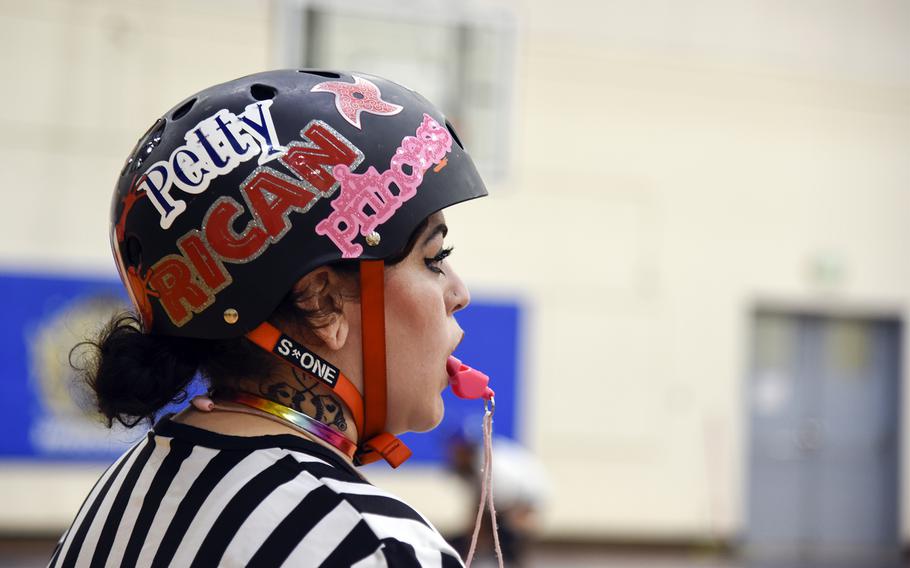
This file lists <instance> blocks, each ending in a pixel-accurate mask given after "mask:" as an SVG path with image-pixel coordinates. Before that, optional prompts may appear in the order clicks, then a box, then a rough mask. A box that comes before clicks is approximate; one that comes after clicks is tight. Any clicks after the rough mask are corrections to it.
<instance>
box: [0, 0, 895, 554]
mask: <svg viewBox="0 0 910 568" xmlns="http://www.w3.org/2000/svg"><path fill="white" fill-rule="evenodd" d="M0 8H2V10H0V77H2V79H0V81H2V88H0V100H2V104H0V127H2V128H0V132H2V135H0V171H2V173H3V189H2V196H3V201H4V203H3V207H2V210H3V212H4V213H3V215H2V216H3V223H2V224H0V231H2V233H0V235H2V238H0V291H2V294H0V306H2V308H3V316H4V320H5V321H4V323H3V326H2V330H0V333H2V337H3V339H4V341H3V342H2V346H0V348H2V349H3V351H2V353H3V357H4V365H3V369H4V370H3V371H2V375H0V383H2V384H3V385H4V392H5V393H6V394H5V395H4V397H2V398H3V401H2V402H0V503H2V506H0V563H2V564H3V565H21V566H32V565H34V566H40V565H43V564H44V563H45V562H46V561H47V559H48V558H49V555H50V553H51V551H52V549H53V546H54V543H55V541H56V539H57V538H58V537H59V535H60V534H61V533H62V532H63V531H64V530H65V529H66V528H67V526H68V525H69V523H70V522H71V521H72V519H73V516H74V515H75V512H76V511H77V510H78V508H79V506H80V504H81V503H82V500H83V498H84V497H85V495H86V494H87V493H88V491H89V489H90V488H91V486H92V484H93V483H94V481H95V479H96V478H97V477H98V475H99V474H100V472H101V471H103V469H104V468H105V467H106V465H107V464H109V463H110V462H111V461H112V459H113V456H114V455H116V453H117V452H118V451H120V450H121V449H122V448H123V445H124V444H126V443H129V441H130V440H131V439H135V437H136V436H137V435H141V432H140V433H130V432H123V431H114V432H113V433H107V432H104V431H103V430H100V429H99V428H98V426H97V425H96V424H95V423H94V422H93V421H92V419H91V417H86V416H85V415H84V414H83V413H82V411H81V410H80V407H81V406H82V405H81V403H80V400H79V399H80V394H79V392H78V391H77V390H73V388H72V387H70V386H68V385H69V379H70V377H71V371H70V370H69V369H68V367H67V366H66V364H65V362H66V354H67V352H68V351H69V349H70V347H71V346H72V345H73V344H74V343H75V342H76V341H77V340H78V339H79V338H80V337H84V336H85V334H86V333H89V332H90V331H91V330H92V329H93V328H96V327H97V326H98V323H99V322H100V321H101V319H103V317H104V316H105V314H108V313H110V312H111V311H112V310H114V309H116V307H117V306H119V305H120V304H121V303H122V302H123V296H122V294H121V292H120V285H119V282H118V280H117V276H116V270H115V268H114V265H113V262H112V260H111V257H110V251H109V246H108V231H109V229H108V213H109V206H110V203H109V200H110V196H111V193H112V190H113V185H114V181H115V179H116V176H117V173H118V172H119V170H120V168H121V166H122V164H123V160H124V158H125V157H126V156H127V155H128V153H129V152H130V149H131V148H132V147H133V145H134V143H135V141H136V139H137V138H138V137H139V135H140V134H141V133H143V132H144V131H145V130H146V128H147V127H148V126H149V125H150V124H152V122H153V121H154V120H155V119H156V118H157V117H158V116H160V115H161V114H162V113H164V112H165V111H166V110H168V109H169V108H171V107H172V106H173V105H175V104H176V103H178V102H179V101H181V100H182V99H184V98H185V97H186V96H187V95H189V94H190V93H192V92H195V91H196V90H199V89H202V88H204V87H207V86H209V85H211V84H215V83H218V82H222V81H226V80H229V79H232V78H234V77H237V76H240V75H244V74H248V73H252V72H256V71H260V70H264V69H269V68H284V67H324V68H339V69H354V70H361V71H364V72H369V73H375V74H379V75H386V76H389V77H390V78H393V79H395V80H398V81H399V82H402V83H404V84H406V85H408V86H410V87H412V88H414V89H416V90H418V91H420V92H422V93H423V94H424V95H426V96H427V97H428V98H429V99H431V100H433V101H434V102H436V103H437V104H438V105H439V106H440V107H441V108H442V109H443V111H444V112H446V113H447V114H448V115H449V117H450V119H451V121H452V122H453V124H455V126H456V128H457V129H458V132H459V134H460V136H461V138H462V140H463V142H464V143H465V146H466V147H467V148H468V150H469V151H470V152H471V153H472V155H473V156H474V157H475V160H476V161H477V163H478V165H479V167H480V169H481V172H482V174H483V175H484V177H485V179H486V180H487V184H488V186H489V189H490V197H489V198H488V199H484V200H481V201H478V202H472V203H469V204H465V205H463V206H459V207H457V208H455V209H453V210H451V211H448V212H447V216H448V220H449V225H450V226H451V227H452V228H453V230H452V238H451V242H452V243H453V244H455V246H456V250H457V254H456V255H455V256H454V258H453V262H454V263H455V265H456V266H457V267H458V269H459V271H460V273H461V275H462V276H463V277H464V279H465V280H466V282H468V284H469V285H470V286H471V288H472V293H473V296H474V302H475V306H476V308H471V309H469V310H468V311H467V312H465V317H466V319H468V320H470V321H468V322H466V325H465V327H466V328H467V329H468V331H469V337H470V335H471V333H472V332H474V333H475V337H493V338H496V339H497V340H498V342H496V341H492V340H491V342H490V343H485V342H475V346H474V347H471V349H474V350H476V358H475V359H472V362H473V361H481V362H486V364H487V365H488V368H489V367H490V366H492V367H493V368H494V370H495V371H496V372H498V373H500V378H497V376H496V373H491V374H494V378H493V380H494V382H495V381H497V380H499V381H500V382H499V384H501V385H503V389H504V390H503V391H498V394H499V396H498V397H497V402H499V403H500V405H501V409H502V414H498V415H497V419H498V420H497V422H496V424H495V426H494V427H495V428H496V429H497V432H498V433H499V434H501V440H499V441H498V442H497V444H498V446H497V448H499V447H500V446H501V447H506V446H507V445H511V446H512V449H513V450H514V451H511V450H508V449H506V450H504V451H502V452H501V453H502V455H503V456H506V457H504V458H503V466H502V469H501V472H502V473H500V474H499V475H500V477H501V479H499V480H498V481H499V485H498V486H497V492H501V493H502V494H503V499H504V501H503V505H502V509H503V510H504V511H505V513H504V515H507V514H512V513H510V512H509V511H510V510H511V511H518V512H516V513H514V515H515V516H514V517H510V518H509V521H508V522H510V523H512V525H513V526H514V527H515V530H516V531H517V532H518V533H520V534H523V535H526V540H527V547H526V550H525V554H524V557H523V565H526V566H658V567H669V566H728V567H733V566H794V567H796V566H864V567H879V566H880V567H888V566H896V565H901V564H902V563H903V560H902V558H903V556H904V553H903V551H904V550H906V548H907V545H908V543H910V493H908V492H907V491H905V488H907V487H910V485H908V482H910V468H907V467H905V465H906V464H907V459H908V456H910V451H908V450H910V446H908V440H910V436H907V435H906V434H907V428H908V426H907V421H906V420H905V419H904V417H905V416H906V413H905V412H904V408H905V407H907V403H910V398H908V395H907V389H905V388H904V385H905V382H906V380H907V366H906V365H905V361H906V358H907V351H908V349H907V348H908V341H907V339H906V334H904V332H903V322H904V320H905V318H906V317H907V316H908V314H910V311H908V310H910V262H907V260H906V259H907V251H908V248H907V246H908V245H907V243H908V242H910V223H908V220H910V188H908V184H910V159H908V156H910V3H907V2H904V1H900V0H867V1H863V2H856V1H847V0H824V1H822V0H807V1H803V2H790V1H785V0H764V1H761V0H693V1H691V2H673V1H669V0H603V1H598V2H589V1H584V0H562V1H560V2H549V1H544V0H497V1H489V2H487V1H480V0H476V1H452V0H449V1H442V0H439V1H430V0H427V1H413V0H412V1H402V0H371V1H369V2H367V1H363V2H355V1H338V0H336V1H332V2H329V1H324V2H321V1H310V0H271V1H270V0H182V1H178V0H169V1H159V2H138V1H133V0H79V1H76V0H70V1H65V0H29V1H21V0H0ZM472 310H474V311H473V312H472ZM491 330H492V331H491ZM485 331H486V333H487V336H484V335H483V334H484V332H485ZM479 343H483V345H480V344H479ZM477 366H480V363H477ZM472 412H473V414H472ZM446 420H447V422H446V423H445V424H444V428H442V429H441V431H440V433H439V434H438V435H437V437H436V438H429V440H430V441H429V442H427V443H426V447H425V448H423V449H422V450H421V452H422V453H421V455H422V456H423V458H422V459H420V460H418V461H417V463H416V464H414V465H411V466H409V467H405V468H404V469H403V470H402V471H396V472H394V473H392V472H390V471H389V470H386V469H382V468H371V469H370V470H369V471H368V473H367V474H368V475H369V476H370V478H371V479H372V480H373V481H374V482H375V483H376V484H377V485H379V486H382V487H386V488H388V489H389V490H391V491H393V492H396V493H398V494H400V495H401V496H403V497H404V498H405V500H407V501H409V502H410V503H412V504H413V505H414V506H415V507H416V508H418V509H419V510H421V511H422V512H424V513H425V514H426V515H427V516H428V517H430V518H431V519H432V520H433V521H434V522H435V523H436V524H437V526H438V527H439V528H440V529H441V530H442V531H443V532H444V533H446V534H447V535H451V536H453V538H454V536H455V535H458V534H459V533H461V532H463V531H464V530H465V529H466V527H467V525H468V523H469V521H470V520H471V519H472V516H473V511H474V507H475V506H476V504H475V501H474V491H475V489H474V488H472V487H471V485H470V483H471V482H470V475H467V476H465V475H459V472H460V471H462V470H463V467H462V466H463V465H464V464H463V461H464V459H467V460H468V461H470V459H471V456H472V454H471V452H472V451H474V450H473V449H472V445H474V444H476V436H477V434H478V433H479V431H480V410H479V409H476V408H475V409H473V411H472V410H464V411H460V412H457V413H455V414H454V415H450V416H449V417H447V419H446ZM459 452H461V453H459ZM459 456H461V457H459ZM465 456H467V457H465ZM494 471H500V470H496V469H494ZM516 472H517V473H516ZM529 472H533V474H532V473H529ZM462 473H463V471H462ZM509 474H511V476H510V475H509ZM506 495H508V496H509V497H508V499H511V501H509V502H506V499H507V497H505V496H506ZM514 565H522V564H521V563H520V561H519V560H516V561H514Z"/></svg>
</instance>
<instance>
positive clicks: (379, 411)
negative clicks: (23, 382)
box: [51, 70, 486, 566]
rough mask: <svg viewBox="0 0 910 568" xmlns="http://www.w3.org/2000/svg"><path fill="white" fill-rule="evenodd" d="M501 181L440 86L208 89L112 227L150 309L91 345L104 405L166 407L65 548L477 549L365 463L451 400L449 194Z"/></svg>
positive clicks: (307, 74)
mask: <svg viewBox="0 0 910 568" xmlns="http://www.w3.org/2000/svg"><path fill="white" fill-rule="evenodd" d="M484 195H486V189H485V188H484V185H483V182H482V181H481V179H480V177H479V175H478V174H477V171H476V169H475V167H474V165H473V163H472V162H471V159H470V157H469V156H468V154H467V153H466V152H465V151H464V149H463V148H462V147H461V143H460V142H459V140H458V138H457V136H456V135H455V132H454V131H453V130H452V128H451V126H450V125H449V124H448V122H447V121H446V120H445V118H444V117H443V116H442V114H441V113H440V112H439V111H438V110H436V109H435V108H434V107H433V106H432V105H430V103H428V102H427V101H426V100H425V99H423V98H422V97H420V95H418V94H416V93H414V92H413V91H410V90H409V89H406V88H404V87H402V86H400V85H397V84H395V83H392V82H389V81H386V80H384V79H381V78H379V77H374V76H368V75H364V74H360V73H357V74H348V73H334V72H325V71H310V70H301V71H296V70H290V71H275V72H268V73H260V74H256V75H251V76H248V77H243V78H241V79H237V80H235V81H231V82H228V83H225V84H222V85H217V86H214V87H211V88H209V89H206V90H204V91H202V92H200V93H198V94H196V95H194V96H192V97H190V98H188V99H187V100H186V101H184V102H182V103H181V104H179V105H177V106H176V107H175V108H174V109H172V110H171V111H169V112H168V113H166V114H165V115H164V116H163V117H162V118H161V119H159V120H158V121H157V122H155V124H154V125H153V126H152V128H150V129H149V131H148V132H147V133H146V134H145V135H144V136H143V137H142V138H141V139H140V141H139V143H138V144H137V146H136V148H135V149H134V151H133V152H132V155H131V156H130V157H129V158H128V160H127V162H126V165H125V166H124V168H123V171H122V172H121V174H120V178H119V181H118V184H117V188H116V191H115V195H114V199H113V204H112V228H111V237H112V238H111V241H112V246H113V250H114V257H115V260H116V262H117V265H118V268H119V270H120V274H121V277H122V279H123V281H124V283H125V285H126V288H127V290H128V291H129V294H130V297H131V299H132V301H133V303H134V305H135V309H136V313H135V314H134V315H126V316H121V317H119V318H117V319H115V320H114V321H113V322H112V323H111V324H110V325H109V326H108V327H107V329H105V331H104V332H103V333H102V334H101V336H100V338H98V340H97V341H96V342H92V343H91V344H90V347H91V353H90V354H91V355H92V357H91V358H90V359H89V361H90V363H91V364H89V365H88V366H87V368H86V370H85V375H86V379H87V381H88V383H89V384H90V385H91V387H92V388H93V390H94V392H95V393H96V395H97V403H98V408H99V410H100V411H101V413H102V414H103V415H104V416H105V417H106V418H107V420H108V423H109V424H111V423H113V421H114V420H117V421H119V422H122V423H123V424H125V425H128V426H134V425H136V424H138V423H139V422H141V421H143V420H152V418H153V417H154V416H155V415H156V413H157V412H158V411H160V410H161V409H162V408H163V407H164V406H165V405H167V404H168V403H170V402H172V401H175V400H178V401H179V400H183V399H185V396H186V394H185V389H186V387H187V386H188V384H189V383H190V381H191V380H192V379H193V378H194V376H196V375H197V373H198V374H199V375H201V377H202V378H203V379H204V380H205V381H206V382H207V383H208V385H209V386H210V388H211V393H210V396H211V400H208V399H204V400H202V401H201V402H199V403H198V404H194V405H191V406H189V407H188V408H187V409H186V410H184V411H182V412H180V413H179V414H177V415H175V416H165V417H163V418H161V419H160V420H159V421H158V422H157V423H156V424H155V426H154V427H153V429H152V430H151V431H150V432H149V433H148V436H147V437H146V438H145V439H143V440H142V441H140V442H139V443H138V444H137V445H135V446H134V447H133V448H132V449H130V450H129V451H128V452H127V453H126V454H124V455H123V456H122V457H121V458H120V459H119V460H118V461H117V462H116V463H115V464H114V465H112V466H111V467H110V468H109V469H108V470H107V472H105V474H104V475H103V476H102V477H101V479H99V481H98V483H97V484H96V485H95V487H94V488H93V489H92V491H91V493H90V494H89V496H88V498H87V499H86V501H85V503H84V505H83V506H82V508H81V510H80V511H79V513H78V515H77V517H76V519H75V521H74V523H73V525H72V526H71V528H70V529H69V531H67V533H66V534H65V535H64V537H63V538H62V539H61V542H60V544H59V545H58V547H57V550H56V552H55V554H54V557H53V559H52V561H51V565H52V566H74V565H77V566H83V565H85V566H89V565H91V566H96V565H97V566H101V565H105V564H107V565H117V566H120V565H123V566H127V565H142V566H149V565H150V566H167V565H193V566H215V565H222V566H233V565H254V566H278V565H282V564H284V565H288V566H350V565H357V566H386V565H389V566H417V565H420V566H458V565H461V561H460V560H459V558H458V556H457V555H456V553H455V552H454V550H452V548H451V547H450V546H449V545H448V544H447V543H446V542H445V541H444V540H443V539H442V537H441V536H440V535H439V533H438V532H437V531H436V529H435V528H433V527H432V525H431V524H430V523H429V522H428V521H426V520H425V519H424V518H423V517H422V516H421V515H420V514H418V513H417V512H416V511H414V510H413V509H411V508H410V507H409V506H407V505H406V504H404V503H403V502H401V501H400V500H398V499H397V498H395V497H394V496H392V495H390V494H388V493H386V492H384V491H382V490H380V489H377V488H376V487H373V486H372V485H370V484H369V483H368V482H366V481H365V480H364V479H363V478H362V477H361V476H360V475H359V474H358V472H357V471H356V470H355V469H354V466H355V465H360V464H364V463H369V462H372V461H376V460H378V459H385V460H386V461H388V462H389V463H390V464H391V465H392V466H393V467H397V466H398V465H399V464H400V463H401V462H403V461H404V460H406V459H407V458H408V456H409V455H410V451H409V450H408V449H407V448H406V447H405V446H404V444H402V443H401V442H400V441H399V440H398V439H397V438H396V435H397V434H400V433H402V432H405V431H425V430H429V429H431V428H433V427H434V426H436V425H437V424H438V423H439V421H440V420H441V419H442V414H443V406H442V399H441V397H440V393H441V391H442V390H443V389H444V388H445V386H446V384H447V379H448V377H449V374H450V373H453V372H455V370H456V367H457V361H456V360H454V359H453V358H451V357H450V355H451V354H452V352H453V351H454V349H455V347H456V346H457V344H458V342H459V341H460V339H461V337H462V331H461V329H460V328H459V326H458V324H457V323H456V321H455V319H454V317H453V316H454V314H455V312H457V311H458V310H460V309H462V308H463V307H465V306H466V305H467V304H468V302H469V300H470V297H469V294H468V291H467V289H466V288H465V286H464V284H463V283H462V281H461V280H460V279H459V277H458V276H457V275H456V273H455V272H454V271H453V270H452V267H451V266H450V265H449V262H448V260H447V257H448V255H449V254H450V252H451V248H447V247H446V246H445V245H444V238H445V236H446V234H447V231H448V229H447V227H446V224H445V219H444V216H443V213H442V212H441V210H442V209H444V208H445V207H448V206H450V205H453V204H455V203H458V202H461V201H465V200H468V199H473V198H475V197H481V196H484Z"/></svg>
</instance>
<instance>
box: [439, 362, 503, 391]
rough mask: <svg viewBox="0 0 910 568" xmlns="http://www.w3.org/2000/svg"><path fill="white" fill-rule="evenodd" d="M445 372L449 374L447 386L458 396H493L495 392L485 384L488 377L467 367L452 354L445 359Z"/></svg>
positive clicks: (488, 380) (487, 381) (488, 379)
mask: <svg viewBox="0 0 910 568" xmlns="http://www.w3.org/2000/svg"><path fill="white" fill-rule="evenodd" d="M446 372H447V373H448V374H449V386H450V387H452V392H454V393H455V396H457V397H458V398H468V399H474V398H485V399H487V400H490V399H491V398H493V395H494V394H495V393H494V392H493V389H491V388H490V387H488V386H487V384H488V383H489V382H490V377H488V376H486V375H484V374H483V373H481V372H480V371H478V370H477V369H472V368H471V367H468V366H467V365H465V364H464V363H462V362H461V361H459V360H458V359H456V358H455V357H454V356H449V360H448V361H446Z"/></svg>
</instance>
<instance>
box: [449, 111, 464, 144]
mask: <svg viewBox="0 0 910 568" xmlns="http://www.w3.org/2000/svg"><path fill="white" fill-rule="evenodd" d="M446 128H447V129H448V130H449V134H451V135H452V138H454V139H455V143H456V144H458V147H459V148H461V149H462V150H464V144H462V143H461V138H459V137H458V134H455V128H454V127H453V126H452V123H451V122H449V120H448V119H446Z"/></svg>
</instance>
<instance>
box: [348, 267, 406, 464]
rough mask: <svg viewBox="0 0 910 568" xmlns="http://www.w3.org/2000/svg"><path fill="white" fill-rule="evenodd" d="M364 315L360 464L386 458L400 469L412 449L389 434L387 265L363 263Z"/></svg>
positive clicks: (361, 293) (362, 296)
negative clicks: (386, 334) (386, 314)
mask: <svg viewBox="0 0 910 568" xmlns="http://www.w3.org/2000/svg"><path fill="white" fill-rule="evenodd" d="M360 316H361V326H362V329H363V332H362V334H363V336H362V339H363V401H364V403H363V404H364V432H363V436H362V437H361V441H362V442H361V445H360V450H359V452H358V461H359V462H360V463H370V462H372V461H376V460H377V459H379V456H382V457H383V458H385V460H386V461H387V462H389V464H390V465H391V466H392V467H398V466H399V465H401V463H402V462H404V461H405V460H406V459H408V458H409V457H410V456H411V450H410V449H408V447H407V446H406V445H405V444H404V443H403V442H402V441H401V440H399V439H398V438H396V437H395V436H393V435H392V434H390V433H388V432H386V431H385V427H386V411H387V408H388V407H387V403H388V390H387V389H388V387H387V383H386V345H385V262H384V261H382V260H362V261H360Z"/></svg>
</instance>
